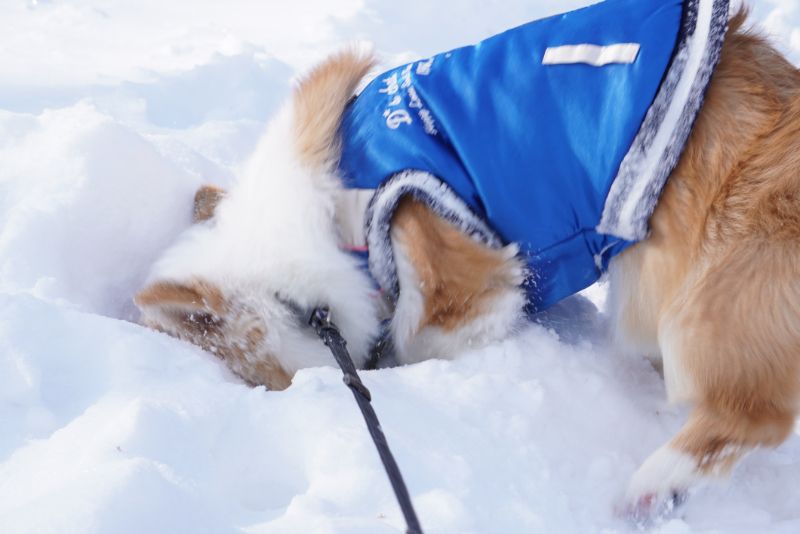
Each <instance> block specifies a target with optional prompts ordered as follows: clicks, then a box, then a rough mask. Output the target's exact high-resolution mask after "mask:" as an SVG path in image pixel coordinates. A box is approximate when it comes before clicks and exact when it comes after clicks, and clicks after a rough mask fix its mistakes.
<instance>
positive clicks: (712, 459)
mask: <svg viewBox="0 0 800 534" xmlns="http://www.w3.org/2000/svg"><path fill="white" fill-rule="evenodd" d="M613 1H617V2H624V1H626V0H612V2H607V4H611V3H613ZM600 5H603V4H600ZM725 7H726V9H727V2H725ZM724 16H725V18H726V21H727V16H728V15H727V11H726V12H725V14H724ZM746 16H747V14H746V11H744V10H740V11H739V12H738V13H737V14H735V15H734V16H733V17H731V18H730V20H729V24H728V28H727V35H726V36H725V38H724V44H721V52H720V54H719V58H718V64H717V65H716V69H715V70H714V72H713V77H710V82H709V84H708V87H707V89H706V90H705V98H704V100H703V104H702V107H701V108H699V109H698V110H697V116H696V117H691V120H689V126H691V130H690V131H689V130H687V131H686V136H687V140H686V143H685V146H684V145H683V144H682V145H681V147H680V148H681V150H680V151H679V153H678V154H677V155H676V157H675V161H674V162H673V164H672V165H670V166H669V169H668V171H669V172H668V179H666V176H665V179H666V183H665V184H662V186H663V187H659V188H658V189H659V191H660V194H658V192H659V191H656V194H655V198H657V199H658V201H657V203H656V204H654V205H653V209H652V211H650V213H646V214H645V215H644V219H643V224H645V225H646V226H647V229H646V232H647V235H646V236H642V237H646V238H644V239H642V240H641V241H639V242H637V243H635V244H634V243H633V241H636V240H637V239H638V238H639V236H637V235H632V236H629V237H630V239H628V240H625V239H623V240H612V241H610V242H608V243H607V244H608V247H606V245H605V242H603V243H601V244H600V245H598V246H601V250H600V252H603V253H604V252H606V250H605V248H609V249H613V248H614V247H616V248H617V249H618V250H617V251H616V252H615V254H613V255H609V256H603V255H602V254H601V255H600V257H599V261H598V265H597V269H596V271H603V270H605V268H606V265H607V266H608V270H609V273H610V274H609V278H610V282H611V283H610V302H611V308H612V316H613V324H614V325H615V326H614V338H615V339H616V340H617V342H618V343H619V345H620V347H622V348H624V349H625V350H627V351H633V352H635V353H638V354H646V355H648V356H651V357H653V358H657V359H660V360H661V362H662V366H663V375H664V379H665V382H666V390H667V394H668V396H669V400H670V401H673V402H679V403H688V404H690V405H691V406H692V407H693V409H692V412H691V414H690V416H689V420H688V421H687V423H686V424H685V426H684V427H683V428H682V429H681V430H680V431H679V432H678V434H677V435H676V436H675V437H674V438H672V439H671V440H670V441H669V442H668V443H666V444H665V445H663V446H662V447H661V448H660V449H658V450H657V451H655V452H654V453H653V454H652V455H651V456H650V457H649V458H647V459H646V460H645V462H644V463H643V464H642V466H641V467H640V468H639V469H638V470H637V471H636V473H635V474H634V475H633V478H632V480H631V482H630V484H629V486H628V490H627V494H626V498H625V499H626V505H625V506H626V510H627V512H628V513H630V514H632V515H634V516H640V517H641V516H652V515H654V514H657V513H660V511H664V510H666V509H668V508H669V507H670V506H672V505H673V504H675V503H676V500H679V499H680V496H682V495H683V494H685V492H686V491H687V490H688V489H689V488H690V487H692V486H693V485H694V484H696V483H698V482H700V481H702V480H704V479H707V478H710V477H715V476H718V475H723V474H725V473H727V472H729V471H730V469H731V468H732V467H733V466H734V465H735V464H736V462H737V461H738V460H739V459H740V458H741V457H742V456H743V455H744V454H745V453H747V452H748V451H750V450H752V449H754V448H756V447H760V446H777V445H778V444H780V443H781V442H783V441H784V440H785V439H786V438H787V437H788V436H789V435H790V433H791V431H792V429H793V426H794V423H795V419H796V417H797V414H798V409H799V408H800V72H798V70H797V69H796V68H795V67H793V66H792V65H791V64H790V63H789V62H788V61H787V60H786V59H784V58H783V57H782V56H781V54H780V53H779V52H777V51H776V50H775V49H774V48H773V47H772V46H771V45H770V44H769V43H768V42H767V41H766V40H765V39H763V38H762V37H760V36H758V35H757V34H755V33H753V32H752V31H749V30H746V29H745V28H744V24H745V19H746ZM699 19H702V17H699ZM696 20H698V17H695V21H696ZM685 23H686V19H685V17H684V19H683V22H682V24H685ZM586 50H589V52H591V51H592V50H594V49H592V48H589V49H584V53H585V52H586ZM573 51H574V50H573ZM594 51H595V52H596V50H594ZM579 55H580V54H579ZM590 55H591V54H590ZM582 59H583V60H585V61H589V60H591V59H592V58H590V57H588V56H587V57H583V58H582ZM594 59H595V60H596V59H597V58H596V57H595V58H594ZM672 63H674V61H672ZM415 65H416V66H417V68H420V67H419V66H420V65H422V67H421V68H422V69H423V71H424V69H425V68H426V67H425V66H424V65H425V62H424V61H423V62H420V63H415ZM428 67H430V65H428ZM374 69H375V63H374V59H373V57H372V55H371V54H369V53H367V52H364V51H362V50H360V49H347V50H345V51H342V52H340V53H338V54H335V55H333V56H331V57H330V58H329V59H327V60H325V61H324V62H322V64H320V65H319V66H317V67H316V68H315V69H313V70H312V71H311V72H310V73H309V74H308V75H307V76H306V77H305V78H304V79H302V80H301V81H300V82H299V84H298V85H297V87H296V89H295V90H294V92H293V94H292V96H291V99H290V101H289V103H288V104H287V105H286V106H285V107H284V108H283V109H282V110H281V111H280V112H279V114H278V115H277V117H276V118H275V119H274V120H273V121H272V123H271V124H270V126H269V127H268V129H267V131H266V133H265V135H264V137H263V138H262V139H261V141H260V143H259V145H258V146H257V148H256V150H255V153H254V156H253V158H252V160H251V161H250V163H249V165H248V167H247V168H246V169H245V170H244V172H243V173H242V175H241V178H240V180H239V181H238V183H236V184H235V186H234V187H233V188H231V190H230V191H227V192H226V191H222V190H219V189H216V188H213V187H205V188H202V189H201V190H200V191H198V194H197V196H196V198H195V213H194V216H195V221H196V223H197V224H195V225H193V226H192V227H191V228H190V229H188V230H187V231H186V232H185V234H184V235H182V236H181V238H180V240H179V241H178V242H177V243H176V244H175V245H174V246H172V247H171V248H170V249H168V250H167V251H166V252H165V253H164V255H163V257H162V258H161V259H160V260H159V261H158V262H157V264H156V265H155V266H154V268H153V270H152V273H151V275H150V278H149V281H148V282H147V284H146V285H145V287H144V289H142V290H141V292H139V293H138V295H137V296H136V297H135V302H136V304H137V305H138V307H139V308H140V310H141V313H142V321H143V322H144V323H145V324H147V325H149V326H151V327H153V328H155V329H158V330H161V331H164V332H166V333H168V334H171V335H173V336H177V337H179V338H182V339H185V340H188V341H190V342H192V343H195V344H197V345H199V346H200V347H203V348H204V349H206V350H208V351H210V352H212V353H214V354H216V355H217V356H219V357H220V358H222V359H223V360H224V361H225V362H226V363H227V364H228V365H229V366H230V368H231V369H232V370H233V371H234V372H236V373H237V374H239V375H240V376H241V377H242V378H243V379H244V380H245V381H247V382H248V383H250V384H263V385H266V386H267V387H268V388H270V389H283V388H286V387H287V386H288V385H289V384H290V382H291V378H292V375H293V374H294V373H295V372H296V371H297V370H298V369H301V368H304V367H310V366H317V365H328V364H330V363H331V361H332V359H331V356H330V355H329V353H328V352H327V349H326V347H324V346H323V345H322V343H320V342H319V341H318V340H317V339H316V337H315V336H314V335H313V333H312V332H310V331H309V330H308V329H307V328H305V327H304V325H302V324H301V323H300V322H298V319H297V313H296V310H297V309H304V308H311V307H314V306H317V305H320V304H327V305H330V306H331V309H332V312H333V317H334V320H335V321H336V323H337V324H338V326H339V327H340V329H341V331H342V333H343V335H344V337H345V338H346V340H347V342H348V346H349V347H350V349H351V352H352V354H353V356H354V360H355V363H356V365H357V366H360V367H363V366H364V365H365V364H366V363H367V359H368V354H369V352H370V347H371V345H372V343H373V342H374V341H375V339H377V338H378V337H379V336H380V334H381V331H382V322H385V321H388V330H389V332H390V334H391V337H392V339H393V343H394V348H395V352H396V358H397V360H398V361H399V362H400V363H411V362H416V361H420V360H424V359H427V358H431V357H440V358H442V357H443V358H449V357H453V356H454V355H456V354H458V353H459V352H461V351H462V350H463V349H464V348H466V347H473V348H474V347H476V346H480V345H482V344H487V343H491V342H493V341H496V340H500V339H503V338H506V337H507V336H509V335H512V334H513V333H514V331H515V330H516V329H517V328H518V327H519V326H520V325H521V324H522V323H523V322H524V321H525V318H526V306H527V307H530V305H531V301H532V297H531V293H532V290H531V287H532V286H533V287H534V292H535V288H536V287H548V282H549V281H548V280H542V279H541V276H542V275H541V273H540V272H539V273H537V272H536V266H535V264H534V265H533V267H532V264H531V258H530V257H526V256H525V255H524V253H523V251H522V247H521V245H520V244H519V243H516V242H513V241H512V242H508V241H507V240H503V239H502V238H501V239H500V242H497V239H496V238H497V236H496V234H495V233H494V232H493V229H492V228H491V227H489V228H486V226H487V225H486V224H485V223H484V222H483V221H482V220H480V219H481V218H480V217H478V218H477V220H472V219H470V217H471V216H472V215H471V214H473V213H474V211H475V209H474V207H473V206H469V205H468V206H467V208H468V209H466V210H463V211H461V212H460V211H459V210H460V209H461V208H459V207H458V206H456V207H452V206H450V208H451V209H450V211H448V208H447V206H444V207H442V206H441V205H440V204H436V203H435V202H430V201H429V200H430V199H426V198H425V197H424V195H420V194H397V195H395V196H396V198H394V201H393V202H394V204H393V205H392V206H391V209H390V210H388V211H384V212H382V213H383V215H380V213H379V210H378V209H377V207H376V204H377V203H379V201H377V200H375V194H374V192H372V191H369V190H366V189H363V188H358V187H355V188H353V187H346V185H345V180H344V179H343V177H342V172H341V165H342V162H343V161H345V160H347V158H358V157H360V156H361V155H362V153H361V152H359V148H358V146H357V145H354V144H353V143H352V142H351V141H350V140H349V139H347V138H345V137H346V136H347V135H348V131H355V132H356V134H358V132H357V128H356V127H353V126H352V125H347V124H343V123H346V121H347V120H349V119H348V115H347V113H348V110H349V109H352V108H353V106H354V105H356V104H357V103H358V102H359V99H361V98H362V96H359V97H358V98H356V100H355V102H353V98H354V95H355V94H356V93H357V91H358V90H359V89H361V93H360V94H364V91H367V90H368V89H365V88H364V87H365V85H366V87H367V88H369V85H368V80H369V78H370V76H371V73H372V72H374ZM394 72H396V73H399V74H400V75H401V76H402V73H403V72H404V71H403V70H402V68H401V69H400V70H396V71H394ZM423 75H424V74H423ZM386 78H387V77H383V78H382V77H381V76H378V78H376V79H375V82H374V83H376V84H377V85H376V86H375V87H377V91H383V92H384V95H383V96H385V97H386V98H389V100H390V102H391V101H393V100H394V99H393V98H392V96H393V95H392V94H390V93H391V90H392V87H391V84H392V83H395V82H396V81H397V80H394V81H392V80H391V79H390V80H389V82H388V83H387V82H386V81H385V80H386ZM388 78H391V77H388ZM399 83H400V84H402V83H403V82H402V77H401V78H400V82H399ZM381 84H383V85H381ZM421 100H423V99H421ZM395 102H396V101H395ZM387 111H388V113H385V114H384V115H381V120H383V119H386V120H387V121H388V120H389V119H390V118H392V112H393V111H396V110H392V109H387ZM406 111H408V109H406ZM415 111H421V110H420V109H419V108H417V109H416V110H415ZM412 118H414V119H422V118H424V117H422V116H421V115H420V116H414V117H412ZM406 119H407V117H405V116H404V115H402V114H400V115H395V116H394V118H393V120H392V121H391V122H389V123H387V124H388V125H389V126H390V129H392V128H391V126H392V125H395V124H397V126H398V128H400V127H402V126H403V125H404V121H405V120H406ZM398 121H399V122H398ZM417 122H419V123H421V127H422V128H424V129H427V130H428V131H427V135H428V136H429V137H430V136H432V135H433V134H431V132H430V130H431V128H432V129H433V130H436V128H437V127H441V124H436V123H434V122H432V121H428V122H427V123H426V122H425V121H422V120H417ZM349 127H350V128H355V129H351V130H348V128H349ZM356 134H354V135H356ZM343 138H344V139H343ZM420 139H424V140H423V141H421V142H423V143H427V142H429V141H430V139H428V138H422V137H421V138H420ZM512 148H513V147H512ZM365 151H366V150H364V151H362V152H365ZM522 171H530V169H522ZM399 174H400V175H401V178H402V177H403V176H404V177H405V178H409V176H407V175H409V174H410V175H411V176H410V177H411V178H415V177H416V178H417V179H420V180H422V181H423V182H424V180H426V179H428V178H429V177H430V176H431V174H432V173H430V172H426V171H425V170H424V169H423V170H415V171H413V172H410V173H408V172H407V173H399ZM405 178H403V179H405ZM401 183H403V182H402V180H401ZM423 189H424V188H423ZM415 191H417V192H418V191H419V189H417V190H415ZM401 193H402V192H401ZM445 200H446V201H447V202H449V200H447V199H445ZM447 202H444V203H445V204H447ZM454 202H456V203H457V201H454ZM448 205H449V204H448ZM452 211H456V212H458V213H457V215H459V216H457V217H451V216H449V214H450V213H451V212H452ZM365 213H366V214H367V215H366V216H367V217H374V220H372V223H373V224H372V226H370V227H369V228H368V229H367V230H366V231H365V230H364V229H363V224H362V221H363V217H364V216H365ZM376 213H377V214H378V215H376ZM379 215H380V216H379ZM381 217H382V219H381ZM640 218H641V214H640ZM648 223H649V225H648ZM370 228H372V229H375V228H377V230H375V231H374V232H373V230H371V229H370ZM370 232H373V234H374V235H377V236H378V237H374V238H373V237H371V236H370V235H368V234H370ZM619 233H624V232H619ZM371 240H372V241H371ZM365 244H366V245H369V249H370V254H369V255H370V258H369V261H370V264H371V267H372V269H370V271H372V276H371V275H370V273H369V272H368V271H367V270H365V269H364V268H363V262H362V259H360V258H359V257H358V255H357V254H354V252H359V251H361V249H362V247H363V246H364V245H365ZM373 245H374V246H375V247H378V248H380V249H381V253H380V254H374V250H373ZM373 256H375V257H373ZM597 256H598V255H597V254H595V255H593V256H590V259H592V260H597V259H598V257H597ZM612 256H613V257H612ZM387 258H389V260H390V262H391V265H390V268H389V269H386V268H385V267H386V265H385V264H386V263H387ZM376 262H377V264H376ZM551 263H552V262H551ZM548 265H550V264H548ZM545 270H546V269H545ZM376 272H377V275H376ZM387 272H388V274H387ZM554 272H555V273H556V274H552V276H558V274H557V269H555V271H554ZM537 276H538V277H539V278H538V279H537V278H536V277H537ZM593 276H595V277H596V276H599V274H595V275H593ZM532 277H533V279H534V283H533V284H531V279H532ZM376 279H377V282H376ZM592 281H593V280H584V279H581V280H580V281H578V282H577V284H579V285H580V284H583V285H584V286H585V285H588V283H591V282H592ZM554 285H558V284H554ZM577 289H580V287H577ZM574 290H576V289H575V285H574V284H573V285H567V288H566V290H563V289H561V290H552V291H551V292H550V293H548V295H549V296H548V297H541V295H542V294H543V293H540V301H539V304H541V303H542V302H544V304H545V305H549V304H550V303H551V302H550V301H552V300H557V299H559V298H563V297H564V296H566V292H565V291H574ZM547 299H550V301H547V302H545V300H547ZM539 307H541V306H539Z"/></svg>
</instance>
